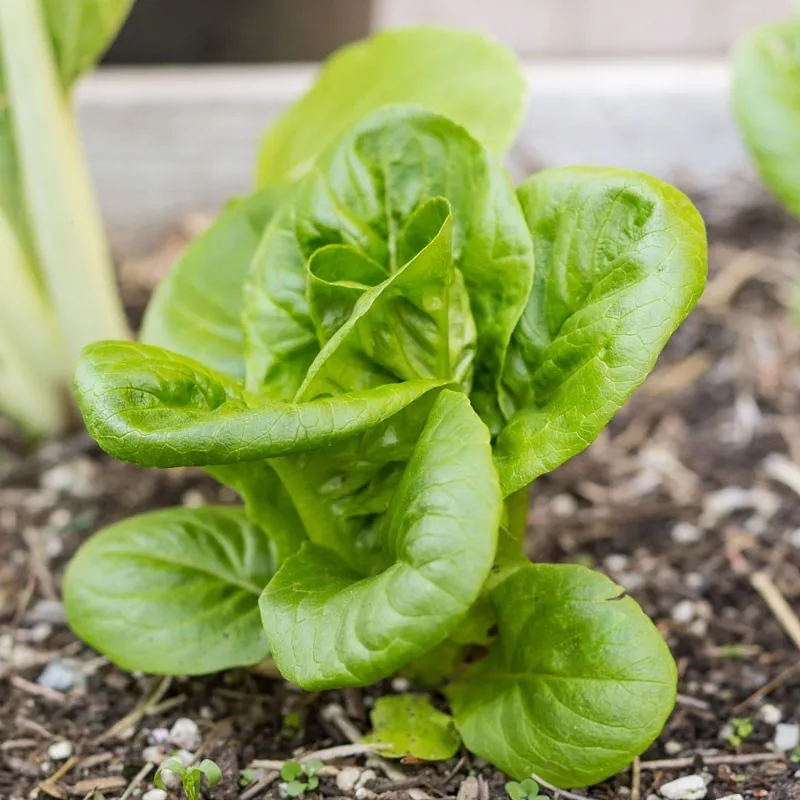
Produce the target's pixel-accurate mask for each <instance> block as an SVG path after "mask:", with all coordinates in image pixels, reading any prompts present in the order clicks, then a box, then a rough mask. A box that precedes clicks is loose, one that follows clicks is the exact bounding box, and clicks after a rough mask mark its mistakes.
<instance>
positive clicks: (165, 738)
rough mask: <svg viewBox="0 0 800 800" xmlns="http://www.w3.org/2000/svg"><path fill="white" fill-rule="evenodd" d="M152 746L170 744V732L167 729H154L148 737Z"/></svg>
mask: <svg viewBox="0 0 800 800" xmlns="http://www.w3.org/2000/svg"><path fill="white" fill-rule="evenodd" d="M147 741H148V742H150V744H167V742H169V731H168V730H167V729H166V728H153V730H151V731H150V735H149V736H148V737H147Z"/></svg>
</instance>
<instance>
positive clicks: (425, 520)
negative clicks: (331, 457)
mask: <svg viewBox="0 0 800 800" xmlns="http://www.w3.org/2000/svg"><path fill="white" fill-rule="evenodd" d="M501 508H502V503H501V500H500V493H499V487H498V484H497V479H496V474H495V472H494V467H493V464H492V459H491V448H490V444H489V435H488V431H487V430H486V427H485V426H484V425H483V423H481V421H480V420H479V418H478V417H477V415H476V414H475V413H474V411H473V410H472V408H471V406H470V404H469V401H468V400H467V398H466V397H465V396H464V395H462V394H458V393H455V392H450V391H444V392H442V393H441V394H440V395H439V397H438V399H437V400H436V402H435V404H434V406H433V409H432V410H431V413H430V415H429V417H428V420H427V422H426V423H425V427H424V429H423V431H422V434H421V435H420V437H419V440H418V441H417V443H416V445H415V447H414V450H413V454H412V456H411V460H410V461H409V463H408V466H407V467H406V469H405V471H404V473H403V475H402V478H401V480H400V483H399V485H398V486H397V489H396V490H395V492H394V494H393V496H392V498H391V502H390V504H389V509H388V512H387V514H386V517H385V519H384V520H383V522H382V525H381V528H380V539H381V543H382V545H383V547H384V549H385V551H386V553H387V556H388V558H389V560H390V562H391V563H390V564H389V565H388V566H387V567H386V568H385V569H384V570H383V571H382V572H380V573H378V574H375V575H372V576H368V577H365V576H364V575H363V574H362V573H359V572H357V571H356V570H354V569H353V568H351V567H349V566H348V565H347V564H346V563H345V562H344V561H342V560H341V558H339V557H338V556H337V554H336V553H334V552H333V551H331V550H329V549H328V548H327V547H323V546H321V545H319V544H307V545H305V546H304V547H303V548H302V549H301V550H300V552H299V553H298V554H297V555H296V556H293V557H292V558H290V559H289V560H288V561H286V563H285V564H284V565H283V566H282V567H281V569H280V570H279V571H278V573H277V574H276V576H275V578H274V579H273V580H272V581H271V582H270V584H269V585H268V586H267V588H266V589H265V590H264V593H263V595H262V597H261V616H262V620H263V623H264V628H265V630H266V633H267V640H268V642H269V644H270V649H271V652H272V654H273V657H274V659H275V663H276V665H277V666H278V669H280V671H281V673H282V674H283V675H285V676H286V677H287V678H288V679H289V680H290V681H292V682H294V683H296V684H298V685H299V686H302V687H304V688H307V689H312V690H317V689H325V688H332V687H341V686H361V685H366V684H369V683H372V682H374V681H376V680H378V679H380V678H383V677H386V676H387V675H390V674H391V673H392V672H394V671H395V670H396V669H398V668H399V667H401V666H402V665H403V664H406V663H408V662H409V661H411V660H413V659H414V658H416V657H418V656H421V655H422V654H424V653H425V652H427V651H428V650H430V649H431V648H432V647H434V646H435V645H436V644H438V643H439V642H441V641H443V640H444V639H445V638H446V637H447V636H448V634H449V633H450V632H451V630H452V629H453V628H454V627H455V625H457V623H458V622H459V620H460V619H461V618H462V617H463V616H464V614H465V613H466V612H467V610H468V609H469V607H470V606H471V605H472V603H473V602H474V601H475V599H476V598H477V596H478V593H479V592H480V589H481V586H482V584H483V582H484V581H485V579H486V577H487V576H488V574H489V570H490V569H491V565H492V560H493V557H494V550H495V545H496V539H497V526H498V523H499V520H500V512H501ZM312 538H313V537H312Z"/></svg>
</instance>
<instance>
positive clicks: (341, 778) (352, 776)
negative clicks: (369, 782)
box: [336, 767, 361, 794]
mask: <svg viewBox="0 0 800 800" xmlns="http://www.w3.org/2000/svg"><path fill="white" fill-rule="evenodd" d="M360 777H361V770H360V769H359V768H358V767H343V768H342V769H340V770H339V773H338V775H337V776H336V786H337V787H338V788H339V791H340V792H344V793H345V794H350V792H352V791H353V789H355V788H356V784H357V783H358V779H359V778H360Z"/></svg>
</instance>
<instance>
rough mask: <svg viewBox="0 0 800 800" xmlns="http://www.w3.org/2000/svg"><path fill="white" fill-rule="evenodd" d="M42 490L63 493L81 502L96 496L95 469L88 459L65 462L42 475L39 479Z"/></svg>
mask: <svg viewBox="0 0 800 800" xmlns="http://www.w3.org/2000/svg"><path fill="white" fill-rule="evenodd" d="M39 482H40V484H41V487H42V489H45V490H49V491H51V492H64V493H65V494H70V495H72V496H73V497H79V498H81V499H82V500H88V499H91V498H92V497H96V496H97V492H98V491H99V489H98V482H97V467H96V466H95V463H94V462H93V461H91V460H89V459H88V458H75V459H73V460H72V461H66V462H64V463H61V464H58V465H57V466H55V467H52V468H51V469H49V470H47V472H45V473H43V474H42V476H41V478H40V479H39Z"/></svg>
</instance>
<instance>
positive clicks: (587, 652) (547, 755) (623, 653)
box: [447, 564, 677, 788]
mask: <svg viewBox="0 0 800 800" xmlns="http://www.w3.org/2000/svg"><path fill="white" fill-rule="evenodd" d="M492 602H493V605H494V607H495V613H496V615H497V620H498V625H499V636H498V639H497V641H496V642H495V644H494V645H493V646H492V648H491V650H490V652H489V655H488V656H487V657H486V658H485V659H484V660H483V661H480V662H478V663H477V664H475V665H473V666H471V667H469V668H468V669H467V671H466V672H465V673H464V675H463V676H461V677H460V678H459V679H458V680H457V681H456V682H455V683H453V684H451V685H450V686H449V687H448V689H447V695H448V697H449V698H450V701H451V704H452V708H453V715H454V717H455V721H456V727H457V728H458V730H459V733H460V734H461V736H462V738H463V739H464V743H465V744H466V746H467V747H468V748H469V749H470V750H471V751H472V752H474V753H476V754H477V755H480V756H482V757H483V758H486V759H487V760H489V761H491V762H492V763H493V764H495V766H497V767H499V768H500V769H502V770H503V771H504V772H506V773H507V774H508V775H511V776H512V777H514V778H516V779H518V780H519V779H522V778H525V777H529V776H530V775H531V774H535V775H537V776H539V777H541V778H542V779H544V780H546V781H549V782H550V783H553V784H555V785H556V786H559V787H562V788H568V787H572V786H587V785H589V784H593V783H596V782H598V781H601V780H603V779H604V778H607V777H609V776H610V775H613V774H615V773H616V772H619V771H620V770H621V769H623V768H624V767H625V766H627V765H628V763H630V761H632V760H633V758H634V757H635V756H637V755H639V754H640V753H642V752H643V751H644V750H645V749H646V748H647V747H648V746H649V745H650V743H651V742H652V741H653V740H654V739H655V738H656V736H658V734H659V733H660V732H661V729H662V728H663V726H664V723H665V722H666V719H667V717H668V716H669V713H670V711H671V710H672V707H673V705H674V702H675V692H676V682H677V670H676V668H675V663H674V661H673V660H672V657H671V656H670V653H669V649H668V648H667V646H666V644H665V643H664V640H663V639H662V638H661V635H660V634H659V632H658V631H657V629H656V628H655V627H654V626H653V624H652V622H650V620H649V619H648V618H647V617H646V616H645V614H644V613H643V612H642V610H641V609H640V608H639V606H638V605H637V604H636V603H635V602H634V601H633V600H632V599H631V598H630V597H627V596H626V595H625V592H624V590H623V589H622V588H621V587H619V586H617V585H615V584H614V583H613V582H612V581H610V580H609V579H608V578H606V577H605V576H603V575H600V574H598V573H595V572H592V571H590V570H588V569H586V568H584V567H579V566H574V565H560V566H554V565H549V564H528V565H526V566H523V567H520V568H519V569H518V570H517V571H515V572H514V573H513V574H512V575H511V576H510V577H509V578H507V579H506V580H505V581H503V582H502V583H501V584H500V585H499V586H498V587H497V588H496V589H495V590H494V591H493V593H492Z"/></svg>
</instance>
